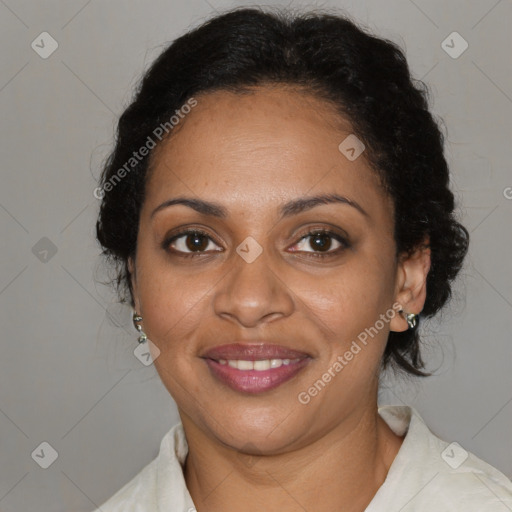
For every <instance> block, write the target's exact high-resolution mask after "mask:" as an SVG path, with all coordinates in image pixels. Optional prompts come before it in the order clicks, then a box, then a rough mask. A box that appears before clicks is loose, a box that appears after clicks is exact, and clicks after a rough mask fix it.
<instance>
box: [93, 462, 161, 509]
mask: <svg viewBox="0 0 512 512" xmlns="http://www.w3.org/2000/svg"><path fill="white" fill-rule="evenodd" d="M157 459H158V457H157V458H155V459H153V460H152V461H151V462H150V463H149V464H148V465H147V466H145V467H144V468H143V469H142V470H141V471H140V472H139V473H138V474H137V475H135V476H134V477H133V478H132V479H131V480H130V481H129V482H128V483H127V484H125V485H124V486H123V487H122V488H121V489H119V490H118V491H117V492H116V493H115V494H114V495H113V496H111V497H110V498H109V499H108V500H107V501H106V502H105V503H103V504H102V505H101V506H100V507H99V508H98V509H96V510H94V511H93V512H146V510H157V508H156V484H157V470H156V468H157ZM151 507H153V508H151Z"/></svg>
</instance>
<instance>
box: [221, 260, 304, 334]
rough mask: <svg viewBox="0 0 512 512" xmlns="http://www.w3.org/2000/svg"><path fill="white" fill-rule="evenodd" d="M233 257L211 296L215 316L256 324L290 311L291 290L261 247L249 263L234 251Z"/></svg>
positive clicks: (239, 322) (292, 301)
mask: <svg viewBox="0 0 512 512" xmlns="http://www.w3.org/2000/svg"><path fill="white" fill-rule="evenodd" d="M234 259H235V261H234V263H233V267H232V268H231V270H230V271H229V272H228V273H227V275H226V276H225V277H224V278H223V279H222V280H221V282H220V283H219V286H218V287H217V293H216V294H215V296H214V310H215V313H216V314H217V315H218V316H220V317H222V318H225V319H228V320H230V321H233V322H237V323H238V324H240V325H242V326H244V327H256V326H257V325H258V324H260V323H266V322H271V321H274V320H277V319H279V318H284V317H287V316H289V315H291V313H292V312H293V309H294V300H293V292H292V291H291V290H290V288H289V287H288V286H287V285H286V284H285V282H284V280H283V279H282V278H281V277H280V276H278V275H277V272H276V271H275V270H274V268H272V265H271V262H270V261H269V258H268V257H267V254H266V252H265V250H264V251H263V252H262V254H260V255H259V256H258V257H257V258H256V259H255V260H254V261H252V262H250V263H249V262H247V261H245V260H244V259H243V258H242V257H240V256H239V255H238V254H236V255H235V256H234Z"/></svg>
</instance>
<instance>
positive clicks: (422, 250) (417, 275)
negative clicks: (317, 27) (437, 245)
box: [389, 238, 431, 332]
mask: <svg viewBox="0 0 512 512" xmlns="http://www.w3.org/2000/svg"><path fill="white" fill-rule="evenodd" d="M429 243H430V240H429V239H428V238H427V239H426V240H425V241H424V242H423V243H422V244H421V245H420V246H418V247H417V248H416V249H415V250H414V251H413V253H412V254H405V253H404V254H402V255H401V256H400V259H399V263H398V268H397V274H396V292H395V302H398V303H399V304H400V306H401V309H403V310H404V312H406V313H415V314H418V313H420V312H421V311H422V309H423V306H424V305H425V299H426V297H427V275H428V272H429V270H430V264H431V260H430V246H429ZM389 327H390V329H391V330H392V331H396V332H402V331H406V330H407V329H408V328H409V326H408V325H407V321H406V319H405V318H404V317H403V316H402V315H401V314H399V315H395V316H394V317H393V318H392V319H391V322H390V324H389Z"/></svg>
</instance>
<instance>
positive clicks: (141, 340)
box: [133, 311, 148, 343]
mask: <svg viewBox="0 0 512 512" xmlns="http://www.w3.org/2000/svg"><path fill="white" fill-rule="evenodd" d="M139 322H142V317H141V316H139V315H138V314H137V312H136V311H135V312H134V313H133V326H134V327H135V329H137V331H138V332H139V333H140V336H139V343H144V342H145V341H146V340H147V339H148V337H147V336H146V333H145V332H144V331H143V330H142V326H141V325H140V324H139Z"/></svg>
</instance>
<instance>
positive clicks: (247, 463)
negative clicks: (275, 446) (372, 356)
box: [182, 402, 403, 512]
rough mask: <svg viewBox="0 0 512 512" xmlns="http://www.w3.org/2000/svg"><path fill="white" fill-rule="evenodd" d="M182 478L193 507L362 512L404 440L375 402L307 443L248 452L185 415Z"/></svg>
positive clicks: (228, 511) (200, 509) (212, 510)
mask: <svg viewBox="0 0 512 512" xmlns="http://www.w3.org/2000/svg"><path fill="white" fill-rule="evenodd" d="M182 422H183V426H184V429H185V432H186V435H187V441H188V443H189V453H188V456H187V460H186V463H185V471H184V473H185V481H186V483H187V487H188V489H189V492H190V494H191V496H192V499H193V501H194V504H195V505H196V509H197V511H198V512H203V511H208V512H217V511H219V512H220V511H222V512H231V511H237V512H239V511H240V510H244V511H247V512H256V511H258V512H260V511H261V509H262V506H263V505H264V506H265V507H264V508H267V509H270V510H280V511H282V512H291V511H294V512H296V511H301V512H303V511H304V510H315V511H317V512H324V511H332V510H339V509H340V504H343V511H344V512H362V511H364V510H365V509H366V507H367V505H368V504H369V503H370V501H371V500H372V498H373V496H374V495H375V493H376V492H377V490H378V489H379V487H380V486H381V485H382V484H383V482H384V480H385V478H386V476H387V473H388V470H389V467H390V466H391V463H392V462H393V460H394V458H395V456H396V454H397V452H398V450H399V448H400V446H401V444H402V441H403V439H402V438H400V437H398V436H396V435H395V434H394V433H393V432H392V431H391V429H390V428H389V427H388V426H387V424H386V423H385V422H384V420H382V418H380V416H379V415H378V412H377V405H376V402H375V403H373V404H371V407H367V408H366V409H364V410H362V411H354V414H352V415H351V416H350V417H348V418H347V419H346V420H345V421H344V422H343V423H342V424H340V425H336V426H334V427H333V428H332V429H331V430H329V431H328V432H327V433H323V435H321V436H319V437H318V438H317V439H316V440H314V441H313V442H311V443H310V444H308V445H307V446H305V447H302V448H299V449H297V450H294V451H289V452H287V453H282V454H278V455H270V456H263V457H256V456H252V457H251V456H247V455H244V454H240V453H239V452H237V451H236V450H233V449H231V448H229V449H228V448H226V446H225V445H223V444H221V443H219V442H218V441H215V439H212V437H210V436H207V435H205V433H204V432H203V431H201V430H200V429H199V428H198V427H197V426H196V425H195V424H193V423H192V422H191V421H190V419H189V418H188V417H187V416H186V415H182Z"/></svg>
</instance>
